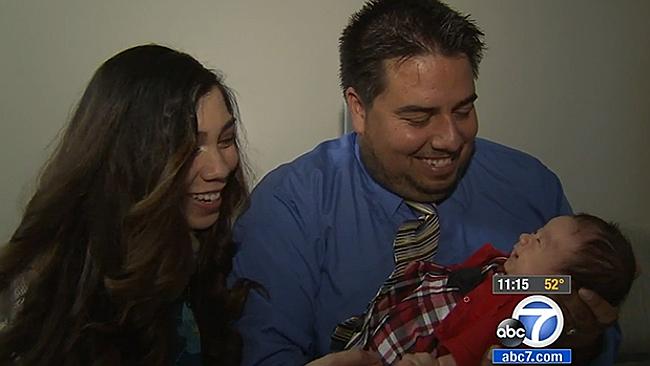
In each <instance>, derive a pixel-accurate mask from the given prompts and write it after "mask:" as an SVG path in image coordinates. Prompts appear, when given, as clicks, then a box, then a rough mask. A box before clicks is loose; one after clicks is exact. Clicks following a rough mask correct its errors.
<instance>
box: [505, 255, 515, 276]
mask: <svg viewBox="0 0 650 366" xmlns="http://www.w3.org/2000/svg"><path fill="white" fill-rule="evenodd" d="M513 262H514V260H513V259H512V257H508V259H507V260H506V261H505V262H504V263H503V271H504V272H505V274H509V275H516V274H518V273H517V269H516V266H515V264H514V263H513Z"/></svg>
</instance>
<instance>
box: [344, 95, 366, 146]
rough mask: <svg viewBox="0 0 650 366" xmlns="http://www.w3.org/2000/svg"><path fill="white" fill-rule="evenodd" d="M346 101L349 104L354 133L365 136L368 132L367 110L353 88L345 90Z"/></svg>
mask: <svg viewBox="0 0 650 366" xmlns="http://www.w3.org/2000/svg"><path fill="white" fill-rule="evenodd" d="M345 101H346V102H347V103H348V109H349V111H350V116H351V117H352V128H353V129H354V132H356V133H358V134H359V135H363V133H364V132H365V130H366V108H365V107H364V105H363V101H361V97H359V94H357V92H356V90H354V88H353V87H349V88H347V89H345Z"/></svg>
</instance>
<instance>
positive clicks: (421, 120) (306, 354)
mask: <svg viewBox="0 0 650 366" xmlns="http://www.w3.org/2000/svg"><path fill="white" fill-rule="evenodd" d="M482 35H483V34H482V33H481V32H480V31H479V30H478V29H477V27H476V26H475V25H474V24H473V23H472V22H471V21H469V20H467V18H465V17H463V16H462V15H460V14H458V13H457V12H455V11H453V10H451V9H450V8H448V7H447V6H446V5H444V4H441V3H439V2H437V1H434V0H399V1H397V0H393V1H391V0H385V1H371V2H369V3H368V4H366V6H365V7H364V8H363V9H362V10H360V11H359V12H358V13H357V14H355V15H354V16H353V17H352V19H351V22H350V24H349V25H348V26H347V27H346V29H345V30H344V31H343V35H342V37H341V39H340V41H341V42H340V54H341V85H342V88H343V91H344V96H345V98H346V101H347V103H348V106H349V108H350V113H351V116H352V120H353V126H354V130H355V133H353V134H349V135H346V136H343V137H341V138H340V139H338V140H333V141H327V142H324V143H322V144H320V145H319V146H317V147H316V148H315V149H314V150H313V151H311V152H309V153H307V154H305V155H303V156H301V157H299V158H298V159H296V160H294V161H293V162H291V163H289V164H286V165H283V166H281V167H279V168H277V169H276V170H274V171H272V172H271V173H269V174H268V175H267V176H266V177H265V178H264V179H263V180H262V181H261V182H260V183H259V185H258V186H257V188H256V189H255V191H254V193H253V195H252V199H251V206H250V208H249V210H248V211H247V212H246V213H245V214H244V215H243V216H242V217H241V218H240V220H239V221H238V222H237V224H236V227H235V239H236V241H238V242H239V243H240V246H239V251H238V253H237V255H236V256H235V259H234V266H233V276H234V277H235V278H249V279H251V280H254V281H257V282H259V283H260V284H261V285H262V286H263V287H264V288H265V290H266V292H267V293H268V296H264V295H263V294H260V293H253V294H251V296H250V298H249V301H248V303H247V306H246V309H245V312H244V314H243V317H242V318H241V320H240V321H239V323H238V328H239V330H240V331H241V334H242V336H243V338H244V344H245V347H244V364H245V365H250V364H263V365H276V364H283V365H284V364H286V365H300V364H304V363H305V362H307V361H309V360H312V359H314V358H316V357H318V356H322V355H324V354H327V353H328V352H329V351H330V335H331V334H332V331H333V330H334V328H335V326H336V325H337V324H338V323H340V322H341V321H343V320H345V319H347V318H349V317H351V316H354V315H357V314H361V313H363V311H364V310H365V308H366V306H367V304H368V302H369V301H370V300H371V299H372V298H373V297H374V295H375V294H376V293H377V290H378V289H379V288H380V286H381V285H382V283H384V281H385V280H386V279H387V278H388V277H389V276H390V275H391V273H392V272H393V270H394V269H395V260H394V250H393V249H394V246H393V241H394V238H395V235H396V233H397V232H398V230H399V228H400V225H402V223H404V222H405V221H407V220H412V219H414V218H416V217H418V216H419V214H417V213H415V212H414V211H413V210H412V209H411V208H410V206H409V205H408V204H407V203H406V201H415V202H423V203H433V204H436V205H437V214H438V219H439V228H440V237H439V240H438V244H437V253H436V254H435V256H434V257H433V260H434V261H435V262H437V263H440V264H444V265H447V264H452V263H458V262H461V261H463V260H464V259H466V258H467V257H468V256H469V255H470V254H471V253H472V252H473V251H474V250H475V249H477V248H479V247H480V246H481V245H482V244H484V243H486V242H491V243H493V244H494V245H495V246H496V247H497V248H499V249H501V250H504V251H509V250H510V249H512V245H513V243H515V242H516V241H517V236H518V235H519V233H521V232H530V231H532V230H534V228H536V227H540V226H542V225H543V224H544V223H545V222H546V221H548V220H549V219H551V218H552V217H555V216H558V215H563V214H568V213H570V211H571V208H570V206H569V204H568V202H567V200H566V198H565V196H564V193H563V191H562V187H561V185H560V182H559V180H558V179H557V177H556V176H555V175H554V174H553V173H552V172H550V171H549V170H548V169H547V168H546V167H544V166H543V165H542V164H541V163H540V162H539V161H537V160H536V159H534V158H532V157H530V156H528V155H526V154H523V153H521V152H518V151H515V150H513V149H510V148H507V147H505V146H501V145H498V144H495V143H492V142H489V141H486V140H482V139H476V138H475V136H476V133H477V130H478V124H477V116H476V111H475V109H474V101H475V100H476V98H477V96H476V93H475V88H474V79H475V77H476V76H477V75H478V65H479V63H480V60H481V56H482V52H483V49H484V45H483V43H482V40H481V37H482ZM598 300H600V299H598V298H596V299H595V301H594V302H593V303H590V306H591V308H592V309H593V310H594V312H595V313H596V314H597V315H598V318H599V319H603V318H606V317H607V316H608V315H611V313H612V312H613V313H614V314H615V311H614V310H613V309H612V308H611V307H608V306H607V305H606V304H603V302H602V301H598ZM603 309H604V310H603ZM603 314H604V315H603ZM607 320H609V319H607Z"/></svg>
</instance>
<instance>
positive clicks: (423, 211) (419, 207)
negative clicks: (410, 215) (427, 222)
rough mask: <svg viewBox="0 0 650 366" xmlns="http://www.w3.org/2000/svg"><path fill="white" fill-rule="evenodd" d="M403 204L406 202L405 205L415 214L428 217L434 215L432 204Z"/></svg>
mask: <svg viewBox="0 0 650 366" xmlns="http://www.w3.org/2000/svg"><path fill="white" fill-rule="evenodd" d="M404 202H406V204H407V205H408V206H409V207H410V208H411V209H412V210H413V211H415V213H417V214H420V215H425V216H429V215H433V214H435V213H436V206H435V205H434V204H431V203H421V202H412V201H404Z"/></svg>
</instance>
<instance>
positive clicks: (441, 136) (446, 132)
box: [431, 113, 463, 152]
mask: <svg viewBox="0 0 650 366" xmlns="http://www.w3.org/2000/svg"><path fill="white" fill-rule="evenodd" d="M437 117H438V118H436V119H435V121H433V123H432V124H431V128H432V131H431V146H432V147H433V148H434V149H435V150H443V151H448V152H455V151H457V150H458V149H459V148H460V147H461V145H462V144H463V139H462V136H461V134H460V131H459V130H458V126H457V125H456V122H455V121H454V118H453V116H452V115H451V114H447V113H441V114H440V115H438V116H437Z"/></svg>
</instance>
